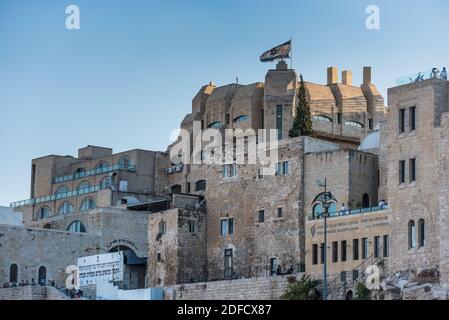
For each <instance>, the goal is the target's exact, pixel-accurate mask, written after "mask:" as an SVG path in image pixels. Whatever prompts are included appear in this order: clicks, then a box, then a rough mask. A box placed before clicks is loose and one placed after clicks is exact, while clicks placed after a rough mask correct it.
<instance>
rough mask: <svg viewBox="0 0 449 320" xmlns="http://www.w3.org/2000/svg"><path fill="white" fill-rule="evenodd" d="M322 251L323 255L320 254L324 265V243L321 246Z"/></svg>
mask: <svg viewBox="0 0 449 320" xmlns="http://www.w3.org/2000/svg"><path fill="white" fill-rule="evenodd" d="M320 251H321V254H320V256H321V264H324V243H322V244H321V245H320Z"/></svg>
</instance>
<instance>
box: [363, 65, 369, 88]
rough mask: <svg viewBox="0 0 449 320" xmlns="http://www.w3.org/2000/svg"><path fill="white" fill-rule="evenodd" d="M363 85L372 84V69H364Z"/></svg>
mask: <svg viewBox="0 0 449 320" xmlns="http://www.w3.org/2000/svg"><path fill="white" fill-rule="evenodd" d="M363 84H371V67H363Z"/></svg>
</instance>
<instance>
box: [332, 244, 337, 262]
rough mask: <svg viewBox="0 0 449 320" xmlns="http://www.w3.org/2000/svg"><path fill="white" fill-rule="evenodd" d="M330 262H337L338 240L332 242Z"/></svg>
mask: <svg viewBox="0 0 449 320" xmlns="http://www.w3.org/2000/svg"><path fill="white" fill-rule="evenodd" d="M332 262H334V263H335V262H338V242H337V241H334V242H332Z"/></svg>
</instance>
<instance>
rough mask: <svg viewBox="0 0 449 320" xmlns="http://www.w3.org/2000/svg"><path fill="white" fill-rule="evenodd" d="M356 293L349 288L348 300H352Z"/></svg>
mask: <svg viewBox="0 0 449 320" xmlns="http://www.w3.org/2000/svg"><path fill="white" fill-rule="evenodd" d="M353 296H354V294H353V293H352V290H349V291H348V292H346V297H345V299H346V300H352V298H353Z"/></svg>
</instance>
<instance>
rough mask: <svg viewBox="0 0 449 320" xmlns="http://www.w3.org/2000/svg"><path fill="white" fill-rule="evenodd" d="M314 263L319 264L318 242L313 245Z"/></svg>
mask: <svg viewBox="0 0 449 320" xmlns="http://www.w3.org/2000/svg"><path fill="white" fill-rule="evenodd" d="M312 264H313V265H317V264H318V245H317V244H314V245H312Z"/></svg>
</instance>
